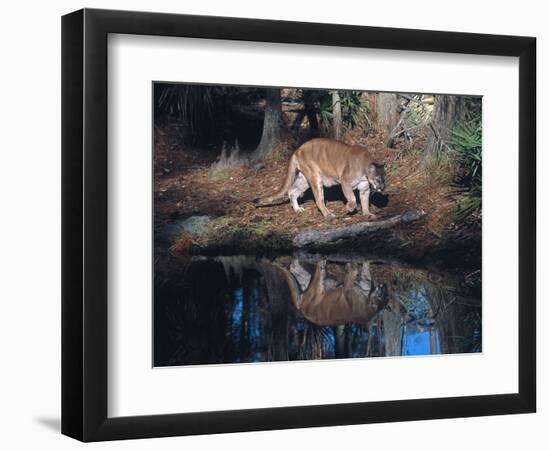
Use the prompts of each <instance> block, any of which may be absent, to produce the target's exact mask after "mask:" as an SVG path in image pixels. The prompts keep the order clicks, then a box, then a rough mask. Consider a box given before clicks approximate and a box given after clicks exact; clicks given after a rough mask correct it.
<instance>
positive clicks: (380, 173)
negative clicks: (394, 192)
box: [367, 163, 386, 192]
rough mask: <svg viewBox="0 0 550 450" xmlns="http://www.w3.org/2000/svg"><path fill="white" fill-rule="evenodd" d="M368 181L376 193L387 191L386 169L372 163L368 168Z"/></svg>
mask: <svg viewBox="0 0 550 450" xmlns="http://www.w3.org/2000/svg"><path fill="white" fill-rule="evenodd" d="M367 179H368V180H369V184H370V185H371V187H372V189H374V190H375V191H376V192H382V191H383V190H384V189H386V169H385V168H384V166H383V165H381V164H376V163H370V164H369V167H368V168H367Z"/></svg>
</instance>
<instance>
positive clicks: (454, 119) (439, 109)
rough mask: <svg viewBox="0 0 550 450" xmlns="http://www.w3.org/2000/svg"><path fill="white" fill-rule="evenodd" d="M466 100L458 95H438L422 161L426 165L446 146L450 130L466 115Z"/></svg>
mask: <svg viewBox="0 0 550 450" xmlns="http://www.w3.org/2000/svg"><path fill="white" fill-rule="evenodd" d="M464 109H465V108H464V101H463V99H462V97H458V96H456V95H436V96H435V105H434V116H433V119H432V123H431V128H432V134H431V136H430V139H429V140H428V143H427V144H426V149H425V151H424V157H423V160H422V163H423V165H424V166H426V165H427V164H429V163H430V162H432V161H433V160H434V158H436V157H437V156H438V155H439V153H440V151H441V150H443V149H444V148H445V146H446V145H447V141H448V140H449V130H450V129H452V128H453V127H455V126H456V125H457V123H458V122H460V120H461V119H462V118H463V117H464V112H465V111H464Z"/></svg>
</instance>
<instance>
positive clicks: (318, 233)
mask: <svg viewBox="0 0 550 450" xmlns="http://www.w3.org/2000/svg"><path fill="white" fill-rule="evenodd" d="M425 215H426V213H425V212H424V211H422V210H420V209H413V210H411V211H406V212H404V213H402V214H399V215H397V216H393V217H390V218H389V219H384V220H379V221H376V222H361V223H354V224H352V225H346V226H343V227H337V228H330V229H328V230H305V231H301V232H300V233H298V234H297V235H296V236H294V239H293V240H292V242H293V244H294V246H295V247H305V246H307V245H311V244H327V243H331V242H335V241H338V240H340V239H347V238H351V237H355V236H360V235H364V234H367V233H372V232H374V231H378V230H383V229H386V228H391V227H394V226H396V225H399V224H400V223H408V222H413V221H415V220H418V219H421V218H422V217H424V216H425Z"/></svg>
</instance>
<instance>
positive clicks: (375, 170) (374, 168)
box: [367, 163, 378, 175]
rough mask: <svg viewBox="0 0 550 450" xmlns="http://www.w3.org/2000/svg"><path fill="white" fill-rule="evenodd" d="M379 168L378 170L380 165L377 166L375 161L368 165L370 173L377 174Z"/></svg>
mask: <svg viewBox="0 0 550 450" xmlns="http://www.w3.org/2000/svg"><path fill="white" fill-rule="evenodd" d="M377 170H378V167H376V164H375V163H370V164H369V166H368V167H367V173H368V174H369V175H376V172H377Z"/></svg>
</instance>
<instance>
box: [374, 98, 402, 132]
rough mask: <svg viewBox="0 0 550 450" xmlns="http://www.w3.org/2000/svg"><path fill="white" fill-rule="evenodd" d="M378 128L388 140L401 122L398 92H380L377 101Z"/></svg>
mask: <svg viewBox="0 0 550 450" xmlns="http://www.w3.org/2000/svg"><path fill="white" fill-rule="evenodd" d="M376 110H377V123H378V130H379V131H381V132H382V133H384V135H385V137H386V139H385V140H386V142H388V139H389V137H390V134H391V132H392V130H393V129H394V128H395V126H396V125H397V122H399V104H398V102H397V94H387V93H384V92H380V93H379V94H378V99H377V101H376Z"/></svg>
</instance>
